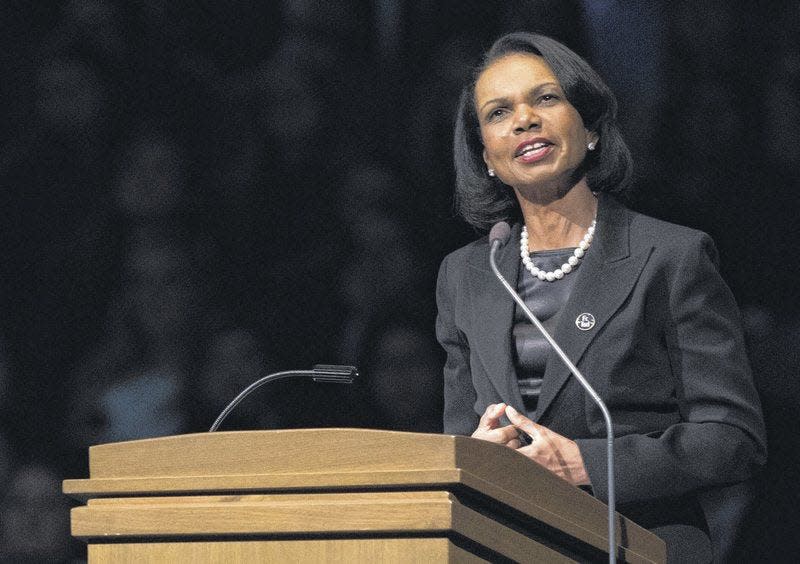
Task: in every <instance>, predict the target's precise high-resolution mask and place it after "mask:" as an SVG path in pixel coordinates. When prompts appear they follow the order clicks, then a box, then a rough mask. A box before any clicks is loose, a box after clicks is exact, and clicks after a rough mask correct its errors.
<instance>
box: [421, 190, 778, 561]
mask: <svg viewBox="0 0 800 564" xmlns="http://www.w3.org/2000/svg"><path fill="white" fill-rule="evenodd" d="M520 229H521V227H520V226H519V225H516V226H514V227H513V228H512V233H511V239H510V242H509V244H507V245H506V246H505V247H504V248H502V249H501V250H500V251H499V252H498V267H499V269H500V271H501V273H503V275H504V276H505V278H506V279H507V280H509V281H511V283H512V284H513V283H514V282H515V281H516V280H517V275H518V272H519V270H518V269H519V268H520V259H519V251H518V245H517V244H515V242H516V241H518V240H519V232H520ZM716 262H717V255H716V250H715V248H714V245H713V243H712V241H711V239H710V238H709V237H708V236H707V235H706V234H704V233H701V232H699V231H695V230H692V229H688V228H685V227H680V226H677V225H672V224H669V223H666V222H663V221H659V220H656V219H653V218H650V217H647V216H644V215H641V214H638V213H635V212H632V211H630V210H628V209H627V208H625V207H624V206H622V205H621V204H620V203H618V202H617V201H616V200H615V199H613V198H612V197H610V196H604V195H601V196H600V201H599V206H598V214H597V231H596V233H595V238H594V242H593V243H592V246H591V248H590V249H589V251H588V252H587V253H586V256H585V258H584V260H583V262H582V264H581V265H580V267H579V268H578V269H577V271H576V272H574V273H572V274H570V276H576V277H577V280H576V281H575V286H574V289H573V291H572V294H571V295H570V297H569V300H568V301H567V303H566V304H565V306H564V308H563V310H562V313H561V317H560V319H559V322H558V326H557V328H556V330H555V332H554V334H553V336H554V338H555V340H556V341H557V342H558V343H559V344H560V345H561V347H562V348H563V349H564V351H565V352H566V354H567V356H568V357H569V358H570V359H571V360H572V361H573V362H574V363H575V364H576V365H577V366H578V368H579V369H580V370H581V371H582V372H583V374H584V376H585V377H586V378H587V379H588V380H589V382H590V383H591V384H592V386H593V387H594V389H595V390H596V391H597V392H598V394H599V395H600V396H601V397H602V398H603V400H604V401H605V402H606V404H607V406H608V408H609V410H610V412H611V417H612V420H613V422H614V435H615V441H614V448H615V478H616V492H617V503H618V507H619V510H620V512H622V513H625V514H627V515H629V516H630V517H631V518H633V519H634V520H636V521H638V522H640V523H641V524H642V525H644V526H646V527H650V528H652V529H653V530H655V531H656V532H659V533H662V534H663V536H665V538H667V542H668V548H669V549H670V550H673V549H676V547H677V544H676V542H677V541H679V542H682V543H684V544H685V543H688V545H689V550H690V551H692V550H694V551H700V552H702V551H703V548H704V547H703V546H701V544H703V543H705V544H706V545H708V542H709V541H708V537H709V536H710V538H711V544H712V545H713V550H714V555H715V560H717V561H722V560H724V559H725V558H726V555H727V554H728V551H729V550H730V549H731V545H732V541H733V536H734V534H735V532H736V529H737V527H738V526H740V525H741V521H742V515H743V513H744V509H745V507H746V504H747V497H748V496H747V495H743V494H742V492H743V491H745V493H746V488H745V487H744V486H741V485H737V484H740V483H741V482H743V481H745V480H747V479H748V478H749V477H750V476H751V475H752V474H753V472H754V471H755V470H756V468H757V467H758V466H760V465H762V464H763V463H764V462H765V459H766V439H765V431H764V423H763V419H762V416H761V409H760V404H759V400H758V396H757V394H756V391H755V388H754V386H753V382H752V377H751V374H750V368H749V364H748V361H747V358H746V354H745V346H744V339H743V336H742V331H741V328H740V321H739V313H738V309H737V307H736V304H735V301H734V299H733V296H732V295H731V292H730V291H729V289H728V287H727V286H726V285H725V283H724V282H723V280H722V278H721V277H720V274H719V272H718V270H717V266H716ZM437 304H438V308H439V315H438V318H437V326H436V330H437V337H438V339H439V341H440V343H441V344H442V346H443V347H444V349H445V351H446V352H447V361H446V365H445V369H444V394H445V406H444V431H445V432H446V433H452V434H463V435H469V434H471V433H472V432H473V431H474V430H475V428H476V426H477V424H478V420H479V418H480V414H482V413H483V412H484V410H485V408H486V407H487V405H489V404H491V403H498V402H506V403H507V404H509V405H512V406H514V407H515V408H516V409H517V410H519V411H520V412H523V413H524V409H523V403H522V397H521V395H520V392H519V388H518V386H517V378H516V374H515V368H514V364H513V357H512V352H511V351H512V333H511V327H512V318H513V312H514V303H513V301H512V299H511V297H509V296H508V295H507V294H506V292H505V290H504V289H503V288H502V286H501V285H500V283H499V282H498V281H497V280H496V278H495V277H494V275H493V274H492V272H491V269H490V267H489V245H488V241H487V238H485V237H484V238H483V239H480V240H478V241H476V242H474V243H471V244H469V245H467V246H466V247H463V248H461V249H459V250H457V251H455V252H453V253H452V254H450V255H449V256H447V257H446V258H445V260H444V261H443V263H442V266H441V268H440V271H439V281H438V287H437ZM584 313H590V314H591V315H592V316H593V317H594V319H595V325H594V326H593V327H592V328H591V329H589V330H581V329H580V328H579V327H578V326H577V323H576V319H577V318H578V317H579V316H580V315H581V314H584ZM578 418H585V424H584V425H576V424H575V422H576V421H577V420H578ZM534 419H535V420H536V421H537V422H538V423H541V424H543V425H546V426H548V427H549V428H551V429H553V430H554V431H556V432H559V433H561V434H564V435H566V436H569V437H570V438H572V439H574V440H575V441H576V442H577V444H578V446H579V448H580V450H581V454H582V456H583V460H584V463H585V466H586V469H587V471H588V473H589V476H590V479H591V482H592V486H593V489H594V494H595V496H596V497H598V498H599V499H602V500H604V501H606V500H607V487H606V480H607V474H606V454H605V448H606V439H605V436H606V432H605V427H604V423H603V418H602V415H601V413H600V411H599V409H598V408H597V407H596V405H595V404H594V403H593V402H592V401H591V399H590V398H589V397H588V396H587V395H586V394H585V393H584V392H583V390H582V388H580V386H579V384H578V383H577V381H576V380H575V379H574V378H570V374H569V371H568V369H567V368H566V367H565V366H564V365H563V364H562V362H561V361H560V359H558V358H557V356H556V354H555V352H553V353H551V356H550V358H549V360H548V364H547V369H546V372H545V375H544V381H543V385H542V390H541V395H540V398H539V407H538V409H537V412H536V414H535V417H534ZM572 427H576V428H588V429H589V431H590V436H580V437H579V436H574V435H573V434H571V432H570V431H571V428H572ZM726 486H732V489H730V490H727V489H725V487H726ZM728 491H729V492H731V494H732V497H729V496H726V495H725V494H726V492H728ZM734 494H735V495H734ZM676 527H677V528H676ZM706 535H708V536H706ZM698 539H699V540H698ZM670 545H671V546H670ZM708 550H710V548H709V546H706V547H705V551H706V553H708ZM697 555H699V553H698V554H697Z"/></svg>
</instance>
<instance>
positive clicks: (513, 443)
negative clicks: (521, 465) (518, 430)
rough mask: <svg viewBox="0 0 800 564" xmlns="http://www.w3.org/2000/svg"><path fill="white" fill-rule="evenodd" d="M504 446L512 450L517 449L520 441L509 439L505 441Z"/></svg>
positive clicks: (520, 444)
mask: <svg viewBox="0 0 800 564" xmlns="http://www.w3.org/2000/svg"><path fill="white" fill-rule="evenodd" d="M506 446H507V447H508V448H513V449H514V450H517V449H519V447H521V446H522V443H521V442H519V439H511V440H510V441H508V442H507V443H506Z"/></svg>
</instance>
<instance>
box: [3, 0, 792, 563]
mask: <svg viewBox="0 0 800 564" xmlns="http://www.w3.org/2000/svg"><path fill="white" fill-rule="evenodd" d="M265 6H267V7H265ZM0 23H1V24H2V28H1V30H0V31H2V33H0V45H2V47H1V48H0V210H1V211H0V248H2V253H0V421H1V422H2V427H1V428H0V483H2V484H3V491H2V492H0V493H1V495H0V543H1V544H0V557H2V559H3V560H13V561H25V560H28V561H31V562H38V561H58V560H59V559H63V560H73V559H74V560H76V561H80V559H81V558H82V546H81V545H80V543H77V542H75V541H70V540H69V537H68V532H67V526H68V512H67V509H68V506H69V503H70V502H69V501H68V500H66V499H65V498H64V497H63V496H61V495H60V493H59V488H60V480H62V479H63V478H66V477H73V478H75V477H85V476H86V475H87V460H86V456H87V452H86V448H87V447H88V445H90V444H96V443H101V442H109V441H117V440H126V439H132V438H139V437H148V436H160V435H167V434H175V433H184V432H195V431H204V430H206V429H207V428H208V426H209V425H210V424H211V422H212V421H213V420H214V418H215V416H216V415H217V413H218V412H219V411H220V410H221V409H222V407H223V406H224V405H225V404H226V403H227V402H228V401H229V400H230V399H232V398H233V396H235V395H236V393H237V392H238V391H239V390H240V389H241V388H243V387H244V386H245V385H247V384H248V383H250V382H251V381H253V380H255V379H256V378H258V377H259V376H261V375H264V374H266V373H268V372H269V371H273V370H282V369H288V368H308V367H310V366H311V365H312V364H314V363H318V362H326V363H347V364H357V365H358V366H359V368H360V369H361V373H362V378H361V380H360V381H359V383H358V384H356V385H353V386H350V387H338V386H333V385H323V384H317V385H313V384H307V383H305V382H299V381H294V382H289V383H278V384H275V385H272V386H270V387H269V388H264V389H262V390H260V391H259V392H257V393H256V394H255V395H254V396H253V397H251V398H250V399H248V400H247V401H246V402H244V403H243V404H242V405H241V407H240V408H239V409H238V410H237V411H236V412H235V413H234V415H233V416H232V417H231V418H230V420H229V421H228V422H227V423H226V425H225V426H224V428H229V429H234V428H275V427H295V426H354V427H355V426H365V427H381V428H391V429H404V430H417V431H425V432H436V431H440V430H441V426H440V425H441V424H440V411H441V387H440V383H439V378H440V372H441V363H442V354H441V351H440V350H439V349H438V346H437V345H436V342H435V339H434V336H433V322H434V318H435V304H434V300H433V290H434V285H435V277H436V270H437V266H438V263H439V262H440V261H441V259H442V257H443V256H444V255H445V254H446V253H447V252H449V251H451V250H453V249H455V248H457V247H458V246H460V245H462V244H464V243H466V242H468V241H469V240H471V239H473V238H475V237H476V233H474V232H473V231H472V230H471V229H469V228H467V227H466V226H465V225H464V224H463V223H461V222H459V220H457V219H456V218H455V217H454V215H453V212H452V187H453V171H452V163H451V155H450V145H451V136H452V135H451V131H452V122H453V114H454V110H455V104H456V99H457V95H458V92H459V89H460V86H461V84H462V83H463V81H464V79H465V77H466V75H467V72H468V69H469V67H470V65H472V64H473V63H474V62H475V61H476V56H477V55H478V54H479V53H480V52H482V51H483V50H484V49H486V48H487V47H488V46H489V45H490V44H491V42H492V40H493V39H494V38H495V37H497V36H498V35H499V34H501V33H503V32H507V31H513V30H531V31H542V32H545V33H548V34H551V35H553V36H555V37H557V38H559V39H561V40H562V41H564V42H566V43H567V44H568V45H569V46H571V47H572V48H573V49H574V50H576V51H577V52H578V53H580V54H582V55H583V56H585V57H586V58H587V59H588V60H589V61H590V62H591V63H592V64H593V65H594V66H595V67H596V68H597V69H598V70H599V71H600V73H601V74H602V75H603V76H604V77H605V78H606V80H607V81H608V83H609V85H610V86H611V87H612V89H613V90H614V91H615V92H616V93H617V96H618V98H619V101H620V109H621V120H622V124H623V129H624V131H625V133H626V136H627V138H628V141H629V144H630V145H631V148H632V150H633V151H634V155H635V158H636V163H637V169H636V170H637V173H636V182H635V185H634V188H633V191H632V205H633V207H635V208H637V209H639V210H640V211H644V212H646V213H649V214H651V215H654V216H657V217H660V218H664V219H667V220H670V221H674V222H678V223H681V224H685V225H689V226H692V227H696V228H699V229H702V230H704V231H707V232H709V233H710V234H711V235H712V236H713V238H714V239H715V241H716V242H717V244H718V247H719V250H720V254H721V258H722V268H723V274H724V276H725V278H726V280H727V281H728V283H729V284H730V286H731V288H732V289H733V291H734V293H735V295H736V297H737V300H738V302H739V304H740V306H741V307H742V311H743V314H744V321H745V327H746V330H747V334H748V339H749V345H750V349H751V350H750V354H751V359H752V362H753V366H754V375H755V379H756V383H757V385H758V388H759V391H760V392H761V395H762V402H763V405H764V412H765V417H766V420H767V425H768V431H769V441H770V445H769V446H770V449H771V451H770V462H769V465H768V467H767V469H766V470H765V472H764V474H763V476H762V478H761V480H760V487H761V494H762V502H761V503H760V504H759V506H758V507H757V508H756V510H755V513H754V517H753V519H752V525H751V526H750V527H749V529H748V531H747V535H746V538H745V539H744V541H743V543H742V559H743V560H745V559H746V560H751V561H752V560H756V561H758V560H760V561H765V562H766V561H771V562H775V561H780V560H784V559H785V560H787V561H793V560H794V557H793V555H794V554H795V553H796V552H797V550H798V548H800V544H798V538H797V535H796V534H795V532H794V531H795V527H796V525H797V524H798V522H800V521H799V520H798V519H797V512H798V510H797V505H798V501H800V500H799V499H798V496H797V489H796V488H795V487H794V481H795V480H796V479H797V477H798V471H797V469H796V466H797V462H798V460H797V459H798V457H797V446H798V445H797V443H798V439H797V430H796V429H797V424H796V421H797V415H798V411H800V410H798V407H797V405H798V399H800V398H799V396H800V386H798V382H797V366H798V363H797V362H796V361H797V356H798V344H800V329H798V323H797V322H796V319H798V313H800V312H798V307H797V303H796V283H795V278H796V274H795V273H796V271H797V270H798V253H797V252H796V247H797V243H798V235H800V230H798V225H799V222H798V212H799V211H800V207H798V205H797V204H798V191H797V187H798V180H800V178H799V177H800V150H798V147H799V146H800V43H798V40H797V30H798V29H800V4H799V3H798V2H747V3H745V2H729V1H701V2H697V1H696V0H695V1H689V0H677V1H674V2H627V1H614V0H603V1H593V2H590V1H588V0H584V1H564V0H559V1H556V0H539V1H532V0H529V1H522V0H517V1H502V2H500V1H497V2H491V1H481V0H472V1H464V0H460V1H455V0H436V1H434V0H416V1H410V0H344V1H338V2H312V1H311V0H296V1H292V0H283V1H278V2H274V3H273V2H259V1H256V0H233V1H227V2H211V1H200V0H198V1H196V2H187V1H183V2H181V1H166V0H131V1H121V0H119V1H114V0H71V1H58V2H22V1H13V0H12V1H6V2H4V3H2V5H0ZM376 264H377V265H379V267H378V268H375V267H374V265H376ZM366 265H370V268H369V269H367V268H366Z"/></svg>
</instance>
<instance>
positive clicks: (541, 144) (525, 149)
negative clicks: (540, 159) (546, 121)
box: [520, 141, 547, 155]
mask: <svg viewBox="0 0 800 564" xmlns="http://www.w3.org/2000/svg"><path fill="white" fill-rule="evenodd" d="M546 146H547V143H544V142H543V141H538V142H536V143H534V144H533V145H525V146H524V147H523V148H522V151H520V154H521V155H522V154H525V153H529V152H531V151H536V150H538V149H542V148H544V147H546Z"/></svg>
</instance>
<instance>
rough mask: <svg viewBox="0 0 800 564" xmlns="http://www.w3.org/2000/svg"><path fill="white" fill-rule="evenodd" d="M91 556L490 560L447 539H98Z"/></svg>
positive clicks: (97, 559)
mask: <svg viewBox="0 0 800 564" xmlns="http://www.w3.org/2000/svg"><path fill="white" fill-rule="evenodd" d="M412 555H413V556H412ZM89 560H90V562H92V563H93V564H164V563H165V562H169V563H171V564H197V563H200V562H225V563H229V564H235V563H251V562H264V563H276V564H278V563H279V564H318V563H319V564H322V563H326V564H352V563H375V562H382V563H385V564H407V563H408V562H443V563H444V562H446V563H454V564H455V563H458V564H479V563H486V562H488V561H487V560H484V559H482V558H479V557H477V556H475V555H474V554H472V553H470V552H467V551H466V550H463V549H462V548H459V547H458V546H456V545H454V544H453V543H452V542H450V541H449V540H448V539H444V538H421V539H337V540H295V541H231V542H186V543H183V542H181V543H177V542H165V543H158V544H155V543H154V544H135V543H119V544H97V545H92V546H90V547H89Z"/></svg>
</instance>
